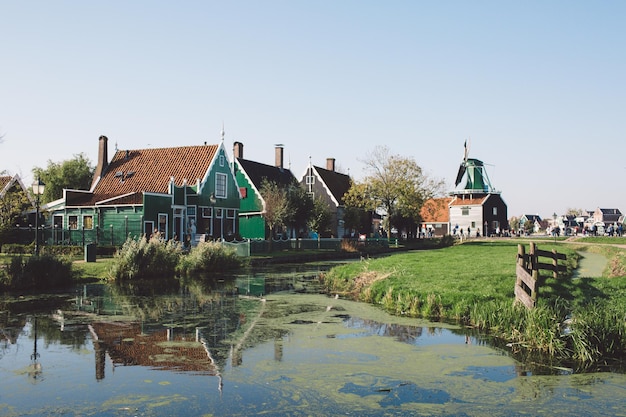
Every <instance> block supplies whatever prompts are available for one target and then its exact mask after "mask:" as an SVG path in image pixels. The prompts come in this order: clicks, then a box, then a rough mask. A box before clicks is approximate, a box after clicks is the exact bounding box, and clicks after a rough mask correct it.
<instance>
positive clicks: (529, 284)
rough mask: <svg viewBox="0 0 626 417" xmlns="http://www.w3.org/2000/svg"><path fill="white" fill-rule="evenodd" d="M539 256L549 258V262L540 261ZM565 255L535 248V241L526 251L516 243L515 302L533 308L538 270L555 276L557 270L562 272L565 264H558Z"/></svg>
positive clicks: (536, 291)
mask: <svg viewBox="0 0 626 417" xmlns="http://www.w3.org/2000/svg"><path fill="white" fill-rule="evenodd" d="M539 257H544V258H550V259H551V260H552V262H551V263H545V262H540V261H539ZM566 259H567V256H566V255H565V254H563V253H558V252H557V251H556V250H552V251H545V250H540V249H537V246H536V245H535V243H533V242H531V243H530V249H529V252H528V253H526V248H525V246H524V245H522V244H519V245H517V267H516V275H517V279H516V281H515V302H520V303H522V304H524V305H525V306H526V307H527V308H534V307H535V304H536V303H537V297H538V295H539V281H540V275H539V270H541V269H543V270H548V271H552V276H553V277H554V278H557V277H558V276H559V272H564V271H565V269H566V267H565V265H559V260H566Z"/></svg>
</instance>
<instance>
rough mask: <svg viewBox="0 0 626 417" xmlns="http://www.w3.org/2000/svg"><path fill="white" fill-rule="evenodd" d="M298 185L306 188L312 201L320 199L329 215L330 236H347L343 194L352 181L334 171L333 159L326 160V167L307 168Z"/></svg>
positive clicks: (310, 166)
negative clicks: (326, 207) (327, 209)
mask: <svg viewBox="0 0 626 417" xmlns="http://www.w3.org/2000/svg"><path fill="white" fill-rule="evenodd" d="M300 184H301V185H302V186H303V187H305V188H306V191H307V193H308V194H309V196H311V198H312V199H313V200H315V199H321V200H322V201H323V202H324V203H325V204H326V205H327V206H328V208H329V210H330V213H331V236H330V237H344V236H346V235H347V234H349V233H348V232H350V231H347V230H346V228H345V224H344V214H345V209H346V207H345V203H344V201H343V196H344V194H345V193H346V192H347V191H348V190H349V189H350V186H351V184H352V181H351V179H350V177H349V176H348V175H346V174H342V173H340V172H337V171H336V170H335V159H334V158H327V159H326V167H325V168H322V167H319V166H315V165H312V164H311V163H310V162H309V166H308V167H307V168H306V170H305V172H304V173H303V174H302V176H301V177H300Z"/></svg>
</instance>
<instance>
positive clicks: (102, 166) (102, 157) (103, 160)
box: [91, 136, 109, 188]
mask: <svg viewBox="0 0 626 417" xmlns="http://www.w3.org/2000/svg"><path fill="white" fill-rule="evenodd" d="M108 141H109V139H108V138H107V137H106V136H100V138H99V139H98V164H97V165H96V169H95V171H94V173H93V180H92V181H91V188H93V186H94V185H95V184H96V182H97V181H98V179H99V178H100V177H101V176H102V174H104V172H105V171H106V169H107V167H108V166H109V155H108Z"/></svg>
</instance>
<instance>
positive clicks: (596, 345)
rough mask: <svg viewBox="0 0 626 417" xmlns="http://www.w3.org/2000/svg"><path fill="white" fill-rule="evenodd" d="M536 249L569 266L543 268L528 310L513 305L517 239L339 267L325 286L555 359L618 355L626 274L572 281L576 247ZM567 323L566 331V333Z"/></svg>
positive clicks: (619, 259) (618, 259) (624, 343)
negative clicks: (557, 271)
mask: <svg viewBox="0 0 626 417" xmlns="http://www.w3.org/2000/svg"><path fill="white" fill-rule="evenodd" d="M538 247H539V249H542V250H546V251H550V250H552V249H553V248H554V249H556V250H557V251H558V252H560V253H565V254H566V255H567V257H568V260H567V262H566V263H567V269H568V271H567V272H566V273H565V274H563V276H559V277H558V278H556V279H555V278H553V277H552V274H551V272H548V271H544V272H542V276H541V279H540V282H541V283H542V284H541V287H540V290H539V294H540V295H539V299H538V301H537V307H536V308H534V309H532V310H528V309H526V308H525V307H521V306H519V305H514V298H515V297H514V286H515V280H516V277H515V276H516V274H515V266H516V259H517V241H515V240H499V241H474V242H468V243H464V244H462V245H456V246H453V247H448V248H444V249H438V250H430V251H412V252H407V253H402V254H397V255H392V256H388V257H384V258H377V259H370V260H366V261H363V262H360V263H353V264H349V265H343V266H338V267H335V268H333V269H332V270H331V271H329V273H328V274H327V276H326V277H325V285H326V288H327V290H328V291H330V292H331V293H338V294H342V295H344V296H349V297H352V298H354V299H358V300H361V301H365V302H370V303H373V304H376V305H380V306H381V307H382V308H384V309H385V310H387V311H388V312H390V313H392V314H399V315H400V314H401V315H408V316H411V317H425V318H429V319H435V320H447V321H458V322H460V323H462V324H465V325H468V326H472V327H476V328H479V329H481V330H482V331H483V332H488V333H491V334H492V335H494V336H495V337H497V338H500V339H502V340H504V341H506V342H510V343H514V344H515V345H516V346H518V347H519V348H520V349H526V350H528V351H533V352H539V353H541V354H545V355H549V356H551V357H555V358H558V359H560V360H564V361H571V362H584V363H587V364H588V363H598V362H599V361H601V360H606V359H607V358H608V359H611V360H613V359H617V360H624V352H626V323H625V321H624V311H626V276H624V275H626V274H623V273H622V275H621V276H619V275H616V274H613V275H611V276H612V278H609V277H608V276H607V277H603V278H584V279H576V280H572V279H570V278H569V276H571V273H572V271H573V270H574V268H575V267H576V263H577V260H578V258H579V255H578V254H577V253H576V252H575V251H576V250H581V248H580V247H577V246H576V245H573V246H570V245H568V244H562V243H554V242H549V241H547V240H546V241H543V242H540V243H539V244H538ZM586 250H592V248H589V247H587V248H586ZM601 250H602V251H604V253H605V254H606V255H607V257H608V258H609V264H610V265H623V262H624V256H623V255H624V251H623V250H621V249H618V248H603V249H601ZM608 270H609V271H615V270H620V269H619V268H617V267H614V268H608ZM570 318H571V319H572V320H568V319H570ZM568 322H571V332H569V333H567V334H566V333H564V330H563V329H564V327H565V326H566V325H565V324H564V323H568Z"/></svg>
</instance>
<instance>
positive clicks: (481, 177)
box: [454, 141, 495, 194]
mask: <svg viewBox="0 0 626 417" xmlns="http://www.w3.org/2000/svg"><path fill="white" fill-rule="evenodd" d="M463 147H464V150H463V160H462V161H461V166H459V171H458V173H457V175H456V180H455V181H454V186H455V187H458V186H459V184H460V183H461V181H462V180H463V177H464V176H466V177H467V180H466V182H465V187H464V188H463V189H462V190H457V191H455V194H459V193H462V194H476V193H494V192H495V190H494V188H493V187H492V186H491V181H490V180H489V176H488V175H487V170H486V169H485V164H484V163H483V161H480V160H478V159H473V158H469V148H470V146H469V143H468V142H467V141H465V143H464V145H463ZM466 174H467V175H466Z"/></svg>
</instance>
